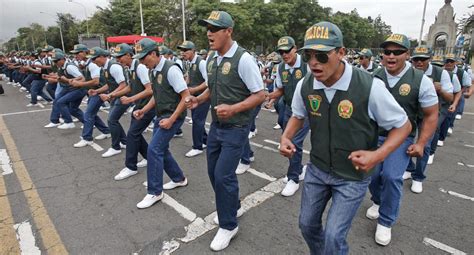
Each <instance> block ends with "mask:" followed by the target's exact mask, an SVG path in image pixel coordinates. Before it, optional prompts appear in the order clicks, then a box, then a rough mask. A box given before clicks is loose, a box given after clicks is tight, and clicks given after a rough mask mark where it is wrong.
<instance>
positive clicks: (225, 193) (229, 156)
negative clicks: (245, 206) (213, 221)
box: [206, 122, 249, 230]
mask: <svg viewBox="0 0 474 255" xmlns="http://www.w3.org/2000/svg"><path fill="white" fill-rule="evenodd" d="M248 134H249V127H248V126H244V127H225V126H221V125H219V124H217V123H215V122H213V123H211V129H210V130H209V136H208V138H207V151H206V153H207V172H208V175H209V179H210V181H211V185H212V188H213V189H214V193H215V195H216V207H217V215H218V217H219V227H221V228H223V229H227V230H232V229H234V228H236V227H237V225H238V223H237V210H238V209H239V207H240V202H239V182H238V180H237V175H236V174H235V170H236V169H237V165H238V164H239V161H240V155H241V153H242V147H243V146H244V144H243V143H242V141H244V140H245V139H248Z"/></svg>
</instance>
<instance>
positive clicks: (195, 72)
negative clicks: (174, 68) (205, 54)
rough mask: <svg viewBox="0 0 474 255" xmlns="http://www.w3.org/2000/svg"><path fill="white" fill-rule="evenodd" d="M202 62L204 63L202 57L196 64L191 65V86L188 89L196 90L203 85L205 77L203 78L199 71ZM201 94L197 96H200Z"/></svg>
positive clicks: (197, 59)
mask: <svg viewBox="0 0 474 255" xmlns="http://www.w3.org/2000/svg"><path fill="white" fill-rule="evenodd" d="M201 61H204V60H203V59H202V58H201V56H197V57H196V62H195V63H194V64H191V66H190V67H189V69H188V77H189V85H188V87H190V88H194V87H197V86H199V85H201V84H202V83H203V82H204V81H205V80H204V77H202V74H201V72H200V71H199V64H200V63H201ZM199 94H200V93H197V94H195V96H196V95H199Z"/></svg>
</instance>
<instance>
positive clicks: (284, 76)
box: [281, 71, 288, 82]
mask: <svg viewBox="0 0 474 255" xmlns="http://www.w3.org/2000/svg"><path fill="white" fill-rule="evenodd" d="M281 80H282V81H283V82H288V71H283V72H282V73H281Z"/></svg>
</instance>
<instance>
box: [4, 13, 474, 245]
mask: <svg viewBox="0 0 474 255" xmlns="http://www.w3.org/2000/svg"><path fill="white" fill-rule="evenodd" d="M199 25H201V26H204V27H205V28H206V30H207V38H208V41H209V48H210V50H211V51H210V52H209V54H208V52H207V51H206V50H201V51H197V49H196V46H195V45H194V43H193V42H191V41H184V42H183V43H182V44H181V45H179V46H178V47H177V48H178V49H179V50H180V51H181V54H180V55H179V57H177V56H175V55H174V52H173V51H172V50H171V49H169V48H167V47H165V46H163V45H158V44H157V43H156V42H155V41H153V40H151V39H148V38H145V39H142V40H140V41H139V42H137V43H136V45H134V47H132V46H130V45H128V44H119V45H117V46H116V47H114V48H113V51H112V52H110V51H108V50H105V49H102V48H100V47H93V48H90V49H89V48H88V47H87V46H85V45H82V44H76V45H75V46H74V49H72V50H71V51H70V52H69V53H70V54H73V55H74V58H73V59H70V58H69V57H68V54H67V53H66V52H63V51H62V50H60V49H57V48H53V47H51V46H46V47H45V48H42V49H38V50H37V51H35V52H24V53H21V54H20V53H19V52H12V53H10V54H8V55H4V54H1V55H0V72H1V73H2V74H4V75H3V76H2V77H3V79H8V81H9V82H8V84H9V85H12V86H15V87H19V90H20V91H22V92H27V98H28V100H29V103H28V105H27V107H44V104H52V111H51V114H50V119H49V121H48V122H49V123H48V124H46V125H45V126H44V127H45V128H58V129H73V128H75V127H76V124H75V122H81V123H82V130H81V139H80V140H79V141H78V142H77V143H75V144H73V145H72V146H74V147H75V148H83V147H87V146H93V145H94V140H103V139H110V148H109V149H108V150H107V151H106V152H105V153H103V154H102V155H101V157H104V158H107V157H114V156H117V155H120V154H122V150H125V153H124V155H125V160H124V168H123V169H122V170H120V171H118V172H117V174H116V175H115V177H114V179H115V181H120V180H124V179H127V178H130V177H132V176H134V175H136V174H137V173H138V169H139V168H145V167H146V172H147V181H146V182H145V183H143V184H144V185H145V186H146V187H147V192H146V194H145V196H144V198H143V199H142V200H141V201H139V202H138V203H137V205H136V206H137V208H139V209H145V208H149V207H151V206H153V205H154V204H155V203H157V202H158V201H160V200H161V199H162V198H163V190H170V189H176V188H179V187H185V186H187V185H188V182H192V181H193V180H188V178H187V177H186V174H185V172H186V171H183V169H182V168H181V167H180V166H179V164H178V163H177V162H176V160H175V157H178V156H180V155H173V154H172V152H171V150H170V149H169V147H170V143H172V139H173V137H176V136H182V131H181V126H182V125H183V123H184V121H185V117H186V112H187V110H188V109H190V111H191V120H190V123H191V124H192V148H190V150H189V151H188V152H187V153H186V154H185V155H184V156H186V157H196V156H198V155H200V154H203V153H204V152H205V155H206V159H207V171H208V176H209V180H210V183H211V186H212V188H213V190H214V193H215V194H214V195H215V205H216V210H217V216H216V218H215V219H214V223H215V224H217V225H218V226H219V229H218V231H217V233H216V235H215V237H214V238H213V240H212V242H211V244H210V248H211V249H212V250H213V251H220V250H223V249H225V248H226V247H227V246H228V245H229V243H230V241H231V240H232V238H233V237H234V236H235V235H236V234H237V232H238V230H239V224H238V217H239V216H241V215H242V213H243V212H242V210H241V209H240V208H241V206H240V196H239V182H238V175H239V174H243V173H245V172H246V171H247V170H248V169H249V168H250V164H251V163H252V161H253V160H254V152H253V151H252V150H251V147H250V142H249V139H251V138H252V137H254V136H255V135H256V134H257V128H256V126H255V119H256V117H257V115H258V112H259V111H260V108H261V106H263V107H265V108H268V109H273V108H274V109H275V110H276V111H277V112H278V119H277V120H276V125H275V127H274V129H281V130H282V135H281V140H280V145H279V150H280V153H281V154H282V155H283V156H285V157H287V158H288V166H287V169H286V170H283V169H282V173H286V177H285V178H284V179H283V182H284V183H285V187H284V189H283V190H282V192H281V195H282V196H286V197H291V196H293V195H294V194H295V193H296V192H297V191H298V190H299V189H300V188H301V189H302V198H301V208H300V216H299V227H300V229H301V232H302V236H303V238H304V239H305V241H306V243H307V245H308V247H309V249H310V252H311V254H347V253H349V246H348V244H347V241H346V237H347V235H348V232H349V230H350V227H351V223H352V220H353V219H354V216H355V215H356V213H357V211H358V209H359V207H360V205H361V203H362V201H363V199H364V197H365V194H366V192H367V190H369V192H370V194H371V200H372V202H373V204H372V206H371V207H370V208H368V209H367V212H366V216H367V217H368V218H369V219H373V220H377V228H376V230H375V241H376V243H378V244H380V245H387V244H389V243H390V241H391V228H392V226H394V225H395V224H396V222H397V219H398V217H399V208H400V204H401V198H402V191H403V180H408V179H412V181H411V191H412V192H414V193H422V191H423V186H422V184H423V180H424V179H425V178H426V176H425V174H426V170H427V168H428V165H430V164H432V163H433V160H434V159H435V157H434V156H435V152H436V147H438V146H443V145H444V141H445V139H446V137H447V136H448V135H449V134H451V133H452V132H453V129H454V123H455V120H459V119H461V118H462V112H463V108H464V100H465V99H467V98H469V97H470V96H471V95H472V93H473V89H471V84H473V83H474V76H473V74H472V71H471V69H470V68H469V67H468V65H467V64H466V63H464V59H462V56H459V55H455V54H453V53H448V54H445V55H444V56H441V55H434V54H433V52H432V50H431V49H430V48H428V47H425V46H419V47H416V48H414V49H412V48H411V46H410V41H409V40H408V38H407V37H406V36H405V35H403V34H392V35H390V36H389V37H388V38H387V39H386V40H385V41H384V42H383V43H382V44H381V45H380V48H381V54H380V55H377V54H374V53H373V51H372V50H371V49H363V50H361V51H360V52H358V53H357V55H358V61H357V62H358V64H357V65H356V64H352V63H349V61H348V59H347V56H346V49H345V48H344V42H343V35H342V33H341V30H340V29H339V28H338V27H337V26H336V25H334V24H332V23H330V22H319V23H317V24H314V25H313V26H311V27H310V28H308V29H307V31H306V34H305V37H304V42H303V46H302V47H301V48H299V49H298V48H297V42H295V40H294V39H293V38H292V37H290V36H284V37H282V38H280V39H279V40H278V42H277V48H276V53H273V54H271V55H269V56H268V57H267V59H259V58H257V57H256V56H255V55H254V54H251V53H249V52H248V51H247V50H246V49H244V48H242V47H241V46H239V44H238V42H236V41H234V40H233V32H234V29H233V28H234V21H233V19H232V17H231V15H229V14H228V13H226V12H224V11H213V12H212V13H211V14H210V16H209V17H208V18H207V19H203V20H199ZM176 55H177V54H176ZM376 61H377V63H376ZM0 92H2V93H3V89H2V90H1V91H0ZM86 97H87V106H86V107H85V111H83V110H82V109H81V108H80V105H81V103H82V102H83V100H84V98H86ZM41 102H43V103H41ZM101 109H108V117H107V120H106V121H105V120H102V119H101V117H99V115H98V112H99V111H100V110H101ZM127 111H128V112H130V113H132V114H131V118H130V127H129V129H128V130H125V129H124V128H123V127H122V125H121V123H120V121H121V119H122V122H123V121H124V120H123V116H124V114H125V113H126V112H127ZM209 112H210V115H211V120H212V121H211V125H210V129H209V131H208V133H207V132H206V129H205V123H206V119H207V115H208V113H209ZM149 127H151V128H152V129H153V134H152V138H151V140H150V141H147V140H146V139H145V137H144V136H143V132H146V130H147V129H148V128H149ZM94 128H96V132H98V133H96V136H95V137H94V134H93V133H94ZM308 134H309V136H308ZM307 136H308V137H309V140H310V142H311V151H310V161H309V162H308V163H306V162H303V142H304V140H305V139H306V137H307ZM139 155H141V157H140V158H142V160H140V161H139ZM164 173H166V174H167V175H168V176H169V178H170V179H171V181H170V182H168V183H163V176H164V175H163V174H164ZM329 200H331V201H332V203H331V204H330V205H329V207H330V208H329V209H328V210H327V219H326V222H325V224H324V225H323V221H322V215H323V213H324V211H326V208H327V207H328V202H329ZM295 223H296V222H295Z"/></svg>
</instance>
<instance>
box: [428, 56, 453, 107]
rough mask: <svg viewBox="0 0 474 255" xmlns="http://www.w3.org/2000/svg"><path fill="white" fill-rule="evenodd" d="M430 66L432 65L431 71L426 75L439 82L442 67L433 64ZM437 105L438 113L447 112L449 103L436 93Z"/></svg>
mask: <svg viewBox="0 0 474 255" xmlns="http://www.w3.org/2000/svg"><path fill="white" fill-rule="evenodd" d="M431 66H432V67H433V71H432V72H431V75H428V77H429V78H430V79H431V81H433V82H441V76H442V74H443V70H444V69H443V68H441V67H439V66H434V65H431ZM438 105H439V113H441V112H448V108H449V105H450V104H449V103H448V102H446V100H444V99H443V98H442V97H441V96H440V95H438Z"/></svg>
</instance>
